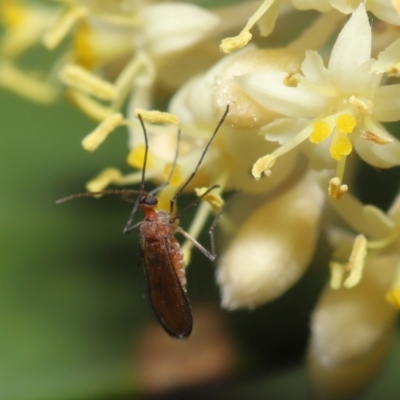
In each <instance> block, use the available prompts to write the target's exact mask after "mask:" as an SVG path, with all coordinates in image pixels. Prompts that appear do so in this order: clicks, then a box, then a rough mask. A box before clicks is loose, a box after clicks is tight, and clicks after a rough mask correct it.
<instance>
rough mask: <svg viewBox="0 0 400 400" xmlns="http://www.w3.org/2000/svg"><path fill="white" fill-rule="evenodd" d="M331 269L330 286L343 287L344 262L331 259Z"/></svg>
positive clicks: (334, 287)
mask: <svg viewBox="0 0 400 400" xmlns="http://www.w3.org/2000/svg"><path fill="white" fill-rule="evenodd" d="M329 270H330V272H331V279H330V286H331V288H332V289H336V290H337V289H340V288H341V287H342V282H343V275H344V266H343V264H342V263H339V262H336V261H331V262H330V263H329Z"/></svg>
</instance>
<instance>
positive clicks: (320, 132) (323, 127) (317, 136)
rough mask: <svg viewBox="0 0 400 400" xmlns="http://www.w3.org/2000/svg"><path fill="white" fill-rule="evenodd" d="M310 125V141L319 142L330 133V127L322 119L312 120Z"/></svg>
mask: <svg viewBox="0 0 400 400" xmlns="http://www.w3.org/2000/svg"><path fill="white" fill-rule="evenodd" d="M312 127H313V131H312V133H311V135H310V142H311V143H320V142H322V141H323V140H325V139H326V138H327V137H328V136H329V135H330V134H331V133H332V127H331V126H330V125H329V124H328V123H327V122H326V121H324V120H323V119H321V120H319V121H315V122H313V124H312Z"/></svg>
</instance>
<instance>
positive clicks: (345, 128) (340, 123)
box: [335, 114, 357, 133]
mask: <svg viewBox="0 0 400 400" xmlns="http://www.w3.org/2000/svg"><path fill="white" fill-rule="evenodd" d="M335 123H336V126H337V128H338V130H339V132H340V133H351V132H353V130H354V128H355V127H356V125H357V121H356V119H355V118H354V117H353V116H352V115H351V114H341V115H339V116H338V117H337V118H336V120H335Z"/></svg>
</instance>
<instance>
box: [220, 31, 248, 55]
mask: <svg viewBox="0 0 400 400" xmlns="http://www.w3.org/2000/svg"><path fill="white" fill-rule="evenodd" d="M251 38H252V35H251V33H250V32H249V31H247V30H243V31H242V32H240V33H239V35H237V36H235V37H231V38H226V39H223V40H222V42H221V44H220V45H219V48H220V49H221V51H223V52H224V53H232V52H233V51H235V50H239V49H241V48H242V47H244V46H246V44H247V43H249V42H250V40H251Z"/></svg>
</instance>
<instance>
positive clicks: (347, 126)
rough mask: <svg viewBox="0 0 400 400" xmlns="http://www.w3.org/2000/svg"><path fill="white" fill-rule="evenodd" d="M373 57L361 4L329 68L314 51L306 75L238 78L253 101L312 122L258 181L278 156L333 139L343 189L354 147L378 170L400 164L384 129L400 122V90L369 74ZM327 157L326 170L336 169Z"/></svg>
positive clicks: (264, 165)
mask: <svg viewBox="0 0 400 400" xmlns="http://www.w3.org/2000/svg"><path fill="white" fill-rule="evenodd" d="M370 57H371V27H370V25H369V22H368V16H367V13H366V10H365V7H364V5H363V4H360V6H359V7H358V8H357V10H356V11H355V12H354V13H353V15H352V16H351V18H350V19H349V21H348V22H347V24H346V25H345V26H344V28H343V29H342V31H341V32H340V34H339V36H338V38H337V40H336V43H335V44H334V46H333V49H332V53H331V56H330V60H329V64H328V67H327V68H326V67H325V66H324V64H323V60H322V58H321V56H320V55H319V54H318V53H317V52H315V51H308V52H307V53H306V57H305V60H304V61H303V63H302V66H301V71H302V73H303V75H302V76H300V75H299V74H294V75H293V74H288V72H284V71H265V72H254V73H251V74H247V75H243V76H239V77H237V78H236V80H237V82H238V83H239V84H240V85H241V87H242V88H243V89H244V90H245V91H246V92H247V93H248V94H249V95H250V96H251V97H252V98H253V99H255V100H256V101H258V102H259V103H260V104H261V105H263V106H264V107H266V108H268V109H270V110H273V111H275V112H277V113H280V114H282V115H285V116H288V117H289V118H290V119H291V121H292V123H293V124H294V125H298V123H299V122H298V121H299V119H304V118H307V119H308V121H309V122H308V124H307V125H306V127H305V128H304V129H302V130H301V131H300V132H298V133H297V134H296V135H294V136H293V137H291V138H287V135H286V136H285V137H284V138H282V140H281V141H282V142H284V145H283V146H281V147H280V148H278V149H277V150H276V151H275V152H273V153H271V154H268V155H267V156H265V157H263V158H261V159H259V160H258V161H257V162H256V164H255V165H254V167H253V175H254V177H255V178H256V179H259V178H260V176H261V174H262V172H264V173H266V174H267V175H268V174H270V173H271V168H272V166H273V165H274V164H275V162H276V160H277V158H278V157H280V156H281V155H282V154H284V153H286V152H288V151H290V150H292V149H293V148H295V147H296V146H298V145H300V144H301V143H302V142H304V141H305V140H306V139H309V140H310V141H311V142H312V143H315V144H319V143H321V142H323V141H325V139H327V138H328V137H329V138H330V145H329V153H330V157H332V158H333V159H334V160H336V161H337V170H336V178H337V182H336V183H335V184H337V185H341V182H342V179H343V173H344V167H345V160H346V156H348V155H349V154H350V153H351V152H352V150H353V146H354V148H355V150H356V151H357V153H358V154H359V155H360V156H361V157H362V158H363V159H364V160H365V161H366V162H368V163H369V164H371V165H373V166H376V167H380V168H388V167H392V166H394V165H399V164H400V142H399V141H397V140H395V139H394V138H393V137H392V136H391V135H390V134H389V133H388V132H387V130H386V129H385V128H384V127H383V126H382V125H381V124H380V122H388V121H397V120H399V119H400V101H399V100H398V99H400V85H399V84H396V85H390V86H380V82H381V77H382V75H381V74H371V73H370V72H369V71H370V68H371V65H372V63H373V59H371V58H370ZM286 124H287V125H288V124H289V123H288V122H287V123H286ZM292 130H293V129H292ZM277 136H279V135H277ZM277 140H278V139H277ZM327 156H328V155H327V154H326V155H325V158H326V166H327V167H330V161H329V160H328V158H329V157H327Z"/></svg>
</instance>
